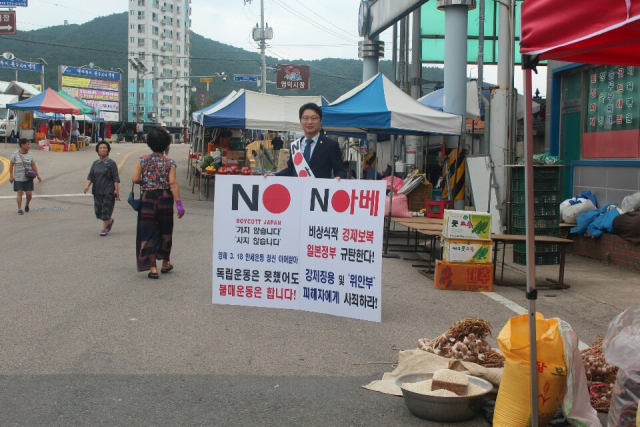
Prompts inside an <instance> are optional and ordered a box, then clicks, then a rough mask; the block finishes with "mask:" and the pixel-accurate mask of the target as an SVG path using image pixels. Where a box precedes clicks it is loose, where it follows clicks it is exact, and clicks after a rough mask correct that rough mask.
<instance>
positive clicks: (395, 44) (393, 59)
mask: <svg viewBox="0 0 640 427" xmlns="http://www.w3.org/2000/svg"><path fill="white" fill-rule="evenodd" d="M391 49H392V52H393V53H392V54H391V68H392V70H393V84H394V85H396V86H397V85H398V23H397V22H396V23H394V24H393V43H392V47H391Z"/></svg>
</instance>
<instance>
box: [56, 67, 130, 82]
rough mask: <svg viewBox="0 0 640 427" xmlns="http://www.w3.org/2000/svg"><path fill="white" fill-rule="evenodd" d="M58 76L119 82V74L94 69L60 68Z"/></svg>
mask: <svg viewBox="0 0 640 427" xmlns="http://www.w3.org/2000/svg"><path fill="white" fill-rule="evenodd" d="M60 74H62V75H63V76H79V77H95V78H98V79H105V80H120V73H118V72H116V71H104V70H97V69H95V68H83V67H69V66H67V65H61V66H60Z"/></svg>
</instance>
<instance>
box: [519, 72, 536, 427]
mask: <svg viewBox="0 0 640 427" xmlns="http://www.w3.org/2000/svg"><path fill="white" fill-rule="evenodd" d="M523 77H524V93H525V99H526V102H525V107H524V108H525V112H524V128H525V134H524V146H525V167H524V170H525V212H526V216H525V220H526V224H525V225H526V228H525V230H526V235H527V237H526V247H527V293H526V296H527V299H528V300H529V348H530V350H529V351H530V355H529V360H530V366H529V375H530V377H531V425H533V426H537V425H538V367H537V360H538V352H537V348H536V262H535V261H536V258H535V234H534V233H535V231H534V230H535V227H534V225H535V224H534V217H533V201H534V199H533V194H534V180H533V123H532V118H533V111H532V108H531V89H532V83H531V69H526V70H524V76H523Z"/></svg>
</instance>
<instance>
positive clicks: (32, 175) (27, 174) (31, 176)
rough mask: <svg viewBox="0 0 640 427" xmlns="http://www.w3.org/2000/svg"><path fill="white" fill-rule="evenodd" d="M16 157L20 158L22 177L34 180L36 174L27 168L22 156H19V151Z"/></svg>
mask: <svg viewBox="0 0 640 427" xmlns="http://www.w3.org/2000/svg"><path fill="white" fill-rule="evenodd" d="M18 156H20V161H21V162H22V167H23V168H24V176H25V177H26V178H27V179H35V177H37V176H38V174H37V173H36V172H35V171H34V170H33V169H31V168H30V167H27V164H26V163H25V162H24V159H23V158H22V154H20V152H19V151H18Z"/></svg>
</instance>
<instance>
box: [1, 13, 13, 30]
mask: <svg viewBox="0 0 640 427" xmlns="http://www.w3.org/2000/svg"><path fill="white" fill-rule="evenodd" d="M15 33H16V12H15V11H13V10H10V11H3V12H0V34H15Z"/></svg>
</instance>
